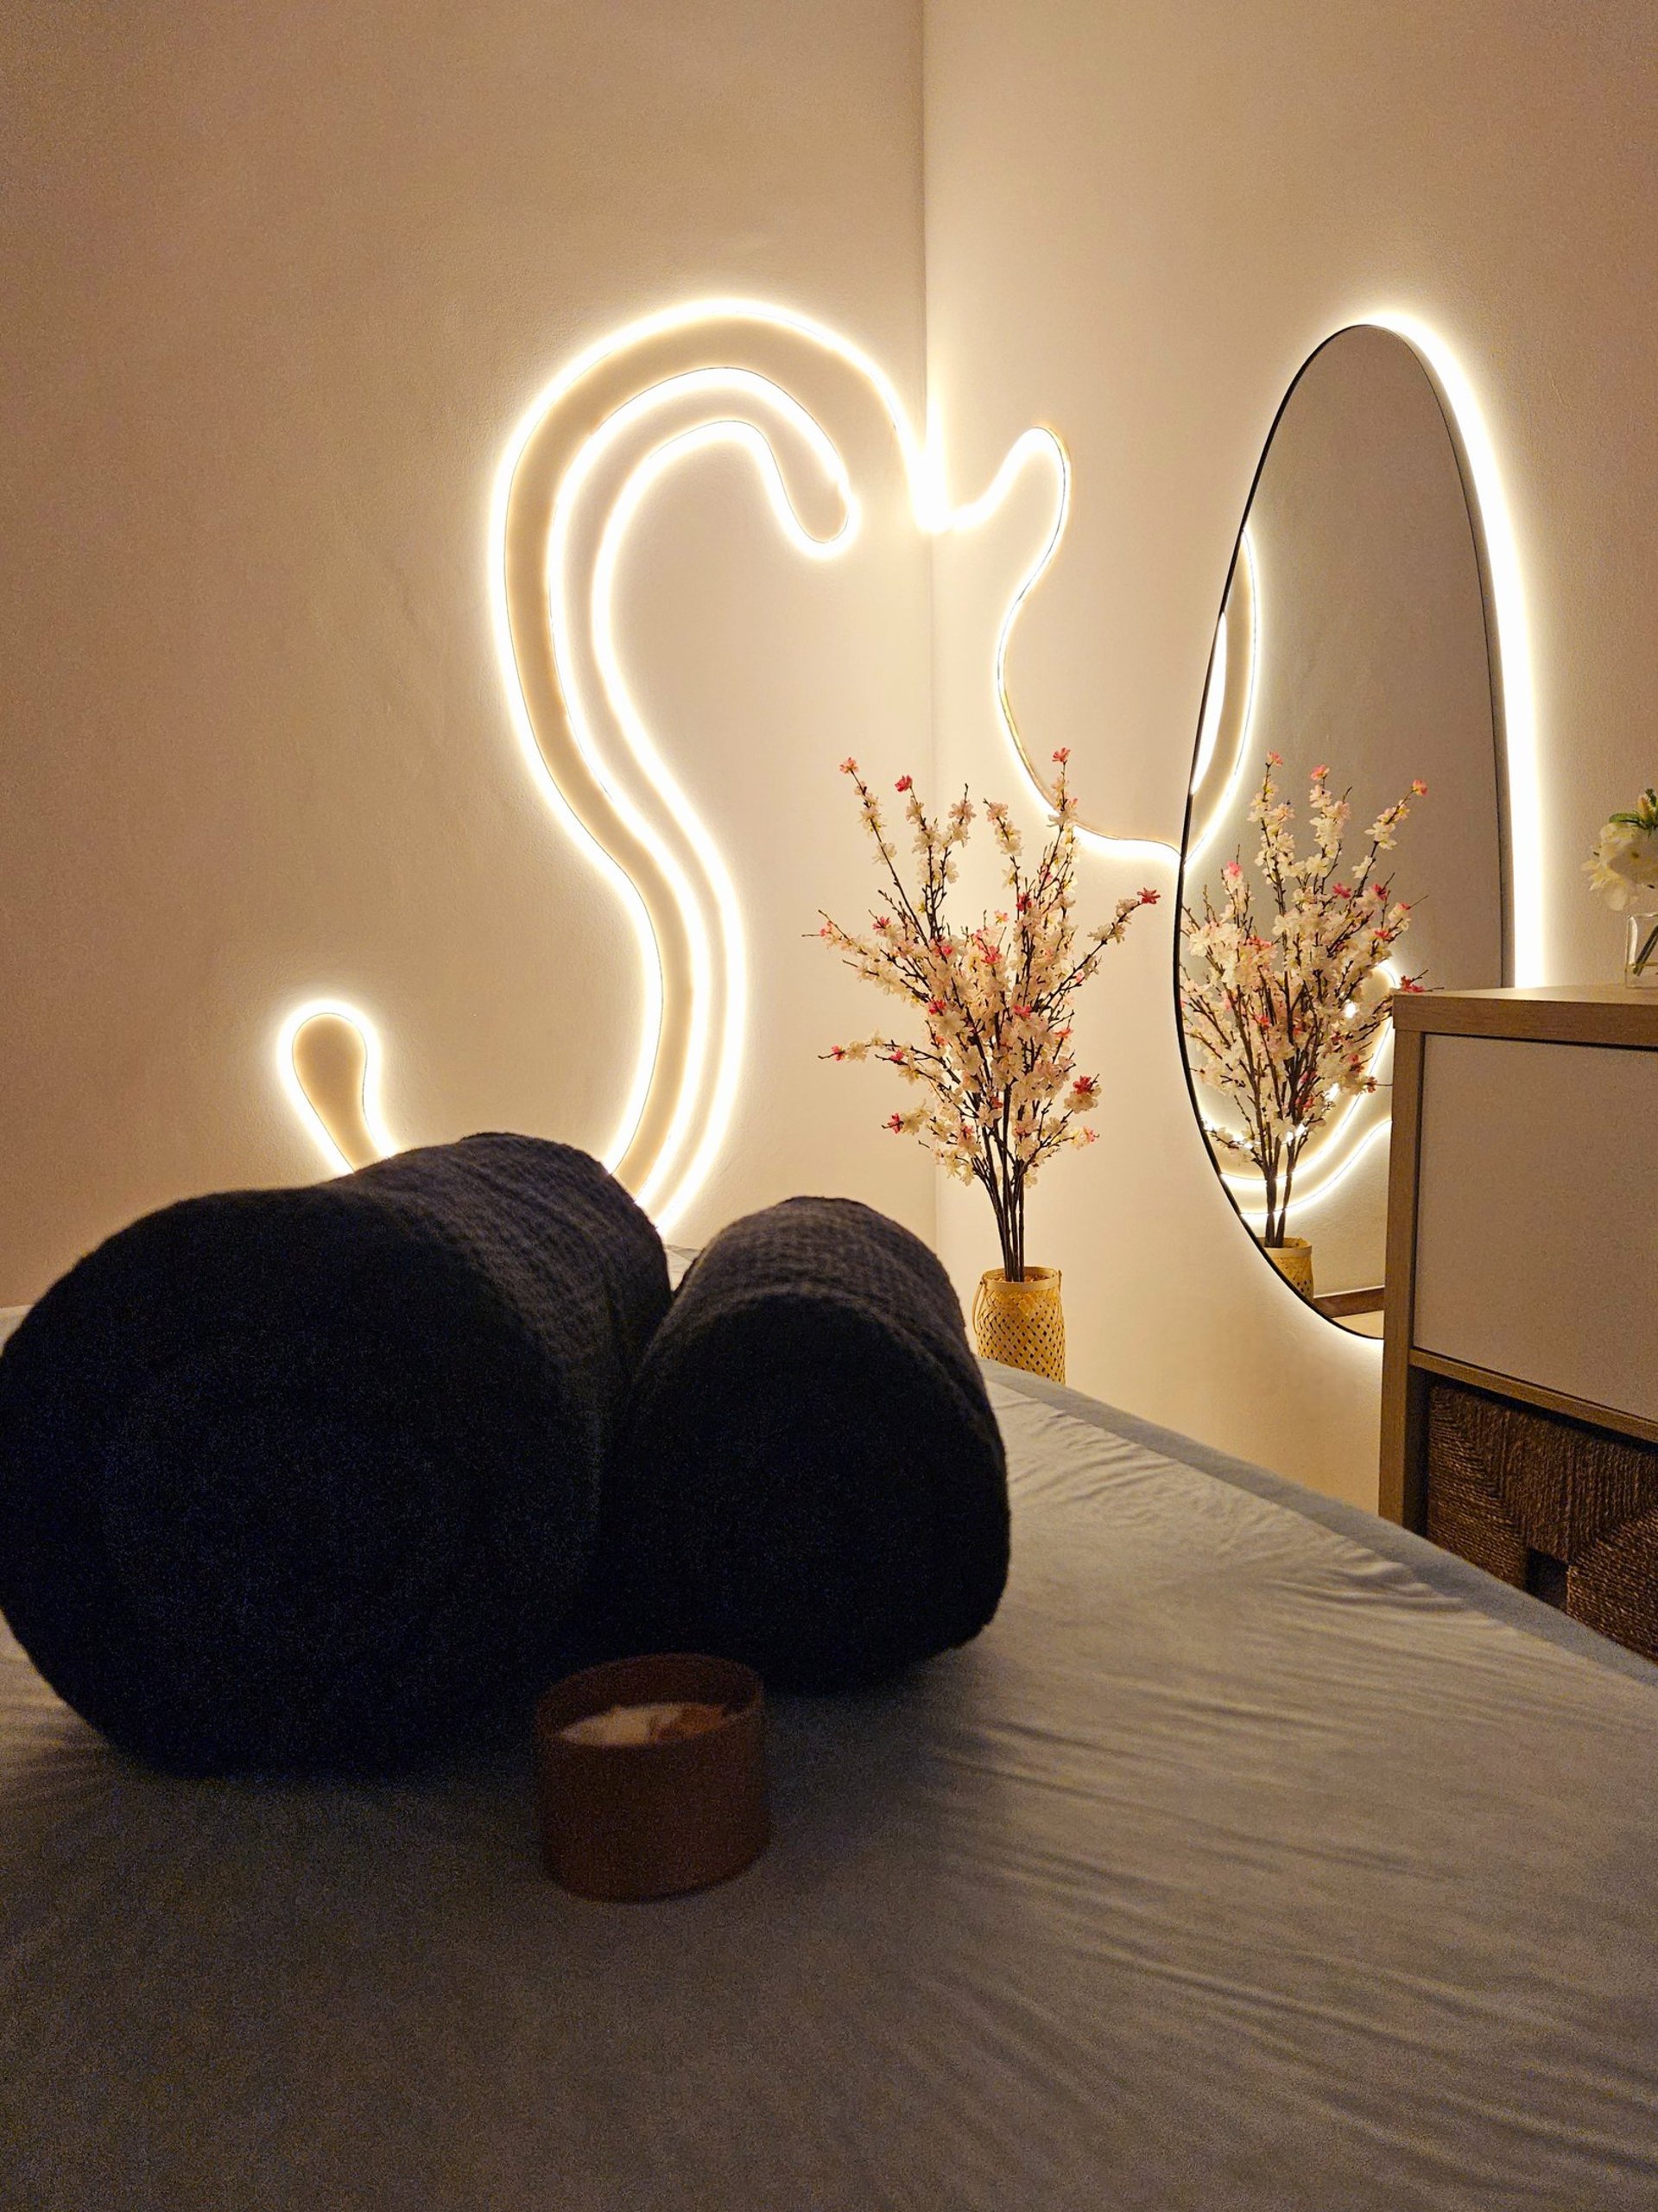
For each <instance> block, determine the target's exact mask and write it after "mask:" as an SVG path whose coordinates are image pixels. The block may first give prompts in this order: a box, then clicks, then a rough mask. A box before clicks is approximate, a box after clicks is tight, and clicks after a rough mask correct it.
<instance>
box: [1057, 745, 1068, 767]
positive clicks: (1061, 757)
mask: <svg viewBox="0 0 1658 2212" xmlns="http://www.w3.org/2000/svg"><path fill="white" fill-rule="evenodd" d="M1070 757H1071V748H1070V746H1069V745H1061V746H1060V749H1059V751H1057V752H1056V753H1055V754H1054V760H1055V761H1056V762H1057V763H1058V764H1059V765H1060V767H1061V768H1063V767H1064V766H1065V764H1066V761H1067V760H1069V759H1070Z"/></svg>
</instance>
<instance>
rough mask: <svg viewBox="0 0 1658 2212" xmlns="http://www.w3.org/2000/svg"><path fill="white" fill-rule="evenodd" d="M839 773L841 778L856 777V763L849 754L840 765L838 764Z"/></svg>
mask: <svg viewBox="0 0 1658 2212" xmlns="http://www.w3.org/2000/svg"><path fill="white" fill-rule="evenodd" d="M840 772H841V774H842V775H843V776H856V775H857V762H856V761H855V760H854V759H853V758H852V756H851V753H848V754H847V756H846V757H845V760H843V761H842V762H841V764H840Z"/></svg>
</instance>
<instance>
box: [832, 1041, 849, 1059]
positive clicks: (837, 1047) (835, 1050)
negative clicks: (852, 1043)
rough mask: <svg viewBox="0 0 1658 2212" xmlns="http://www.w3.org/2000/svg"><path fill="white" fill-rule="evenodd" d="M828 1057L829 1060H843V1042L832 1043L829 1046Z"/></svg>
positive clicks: (844, 1053) (844, 1051)
mask: <svg viewBox="0 0 1658 2212" xmlns="http://www.w3.org/2000/svg"><path fill="white" fill-rule="evenodd" d="M829 1057H830V1058H831V1060H845V1057H846V1048H845V1045H844V1044H832V1045H831V1046H830V1048H829Z"/></svg>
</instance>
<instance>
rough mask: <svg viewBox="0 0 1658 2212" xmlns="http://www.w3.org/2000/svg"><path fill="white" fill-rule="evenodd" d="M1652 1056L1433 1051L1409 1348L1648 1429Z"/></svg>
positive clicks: (1656, 1137) (1656, 1153)
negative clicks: (1605, 1410) (1628, 1417)
mask: <svg viewBox="0 0 1658 2212" xmlns="http://www.w3.org/2000/svg"><path fill="white" fill-rule="evenodd" d="M1655 1170H1658V1052H1639V1051H1623V1050H1616V1049H1610V1048H1604V1047H1600V1046H1594V1045H1568V1044H1535V1043H1520V1042H1516V1041H1514V1040H1511V1039H1507V1038H1501V1039H1499V1038H1491V1037H1471V1036H1429V1037H1428V1038H1427V1040H1426V1043H1425V1050H1424V1056H1423V1065H1422V1107H1421V1154H1420V1168H1419V1184H1418V1196H1417V1215H1416V1272H1415V1310H1414V1329H1413V1337H1414V1342H1415V1344H1416V1345H1417V1346H1418V1347H1420V1348H1421V1349H1422V1350H1423V1351H1427V1352H1435V1353H1440V1354H1442V1355H1443V1356H1444V1357H1446V1359H1452V1360H1460V1361H1462V1362H1463V1363H1465V1365H1467V1366H1476V1367H1484V1368H1487V1369H1489V1370H1490V1372H1493V1373H1495V1374H1499V1375H1515V1376H1518V1377H1520V1378H1521V1379H1522V1380H1524V1381H1527V1382H1531V1383H1536V1384H1541V1385H1544V1386H1545V1387H1546V1388H1547V1389H1550V1390H1554V1391H1560V1392H1561V1393H1563V1394H1564V1395H1566V1396H1567V1397H1571V1398H1582V1399H1585V1400H1586V1401H1587V1402H1588V1403H1589V1404H1593V1405H1604V1406H1608V1407H1611V1408H1612V1409H1613V1410H1616V1411H1618V1412H1623V1413H1632V1414H1638V1415H1641V1416H1642V1417H1645V1418H1646V1419H1649V1420H1658V1323H1655V1320H1654V1315H1653V1305H1652V1298H1653V1292H1654V1289H1655V1285H1658V1201H1655V1190H1658V1173H1655Z"/></svg>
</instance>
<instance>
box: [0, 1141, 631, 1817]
mask: <svg viewBox="0 0 1658 2212" xmlns="http://www.w3.org/2000/svg"><path fill="white" fill-rule="evenodd" d="M667 1308H668V1271H667V1263H666V1260H665V1258H664V1256H663V1252H662V1246H661V1240H660V1239H659V1238H658V1237H657V1234H656V1232H655V1229H654V1228H653V1227H652V1226H651V1224H650V1222H649V1220H647V1219H646V1217H645V1215H644V1214H642V1213H641V1212H640V1210H639V1208H638V1207H636V1205H635V1204H634V1202H633V1201H632V1200H631V1199H630V1197H629V1196H628V1195H627V1193H626V1192H625V1191H624V1190H623V1188H622V1186H621V1185H620V1184H619V1183H617V1182H615V1181H614V1180H613V1179H612V1177H611V1176H609V1175H607V1174H606V1173H605V1171H604V1169H603V1168H601V1167H600V1166H599V1165H598V1162H597V1161H594V1160H592V1159H590V1158H589V1157H587V1156H586V1154H585V1153H583V1152H578V1151H574V1150H572V1149H571V1148H570V1147H568V1146H567V1145H563V1144H547V1143H543V1142H541V1141H539V1140H538V1139H536V1138H529V1137H512V1136H480V1137H470V1138H465V1140H464V1141H463V1142H462V1143H459V1144H447V1145H437V1146H433V1147H431V1148H430V1149H428V1150H421V1151H415V1152H405V1153H402V1154H401V1155H400V1156H398V1157H396V1158H394V1159H391V1160H387V1161H383V1162H382V1163H379V1164H378V1165H377V1166H374V1167H370V1168H366V1169H363V1170H362V1171H361V1172H360V1173H358V1174H356V1175H352V1176H344V1177H342V1178H341V1179H340V1180H339V1181H338V1182H327V1183H321V1184H319V1185H316V1186H314V1187H313V1188H302V1189H291V1190H254V1191H238V1192H233V1193H231V1194H228V1195H224V1196H219V1197H212V1198H193V1199H187V1200H185V1201H183V1202H182V1203H180V1204H179V1205H176V1206H170V1207H167V1208H166V1209H165V1210H164V1211H162V1212H161V1213H159V1214H151V1215H149V1217H148V1218H147V1219H146V1220H141V1221H138V1222H136V1223H134V1225H133V1226H131V1227H130V1228H128V1229H124V1230H123V1231H122V1232H121V1233H120V1234H119V1235H117V1236H114V1237H111V1239H110V1240H109V1241H108V1243H106V1244H104V1245H100V1246H99V1247H98V1250H97V1251H96V1252H92V1254H91V1255H90V1256H89V1257H88V1258H85V1259H83V1260H82V1261H81V1262H80V1263H79V1265H78V1266H76V1267H74V1268H73V1269H72V1270H71V1271H70V1272H69V1273H68V1274H67V1275H66V1276H65V1277H63V1279H62V1281H61V1282H60V1283H57V1284H56V1285H55V1286H54V1289H53V1290H50V1291H48V1292H47V1295H46V1296H45V1297H44V1298H42V1299H41V1302H40V1303H39V1304H38V1305H37V1306H35V1308H34V1309H33V1310H32V1311H31V1312H30V1313H29V1314H28V1315H27V1317H26V1318H25V1319H24V1321H22V1325H21V1326H20V1327H19V1328H18V1329H17V1331H16V1334H15V1335H14V1336H13V1337H12V1338H11V1340H10V1341H9V1343H8V1344H7V1346H6V1347H5V1350H4V1352H3V1354H0V1611H3V1613H5V1616H6V1618H7V1619H8V1620H9V1622H10V1624H11V1626H12V1629H13V1631H14V1632H15V1633H16V1636H17V1638H18V1640H19V1641H20V1642H21V1643H22V1645H23V1646H24V1648H25V1650H26V1651H28V1654H29V1657H31V1658H32V1659H33V1660H34V1662H35V1665H36V1666H37V1667H38V1668H39V1669H40V1670H41V1673H42V1674H43V1675H44V1676H46V1678H47V1681H48V1682H49V1683H51V1684H52V1686H53V1688H54V1689H56V1690H57V1691H58V1693H59V1694H60V1695H61V1696H62V1697H64V1698H66V1700H67V1701H68V1702H69V1703H70V1704H71V1705H73V1707H74V1708H76V1710H77V1711H78V1712H79V1713H80V1714H83V1715H84V1717H85V1719H86V1720H88V1721H91V1722H92V1724H93V1726H94V1727H98V1728H100V1729H101V1730H102V1731H103V1732H104V1734H105V1735H107V1736H108V1737H109V1738H110V1739H111V1740H112V1741H113V1742H114V1743H116V1744H117V1745H119V1746H121V1747H122V1748H123V1749H124V1750H128V1751H131V1752H136V1753H137V1754H139V1755H140V1756H141V1757H142V1758H145V1759H151V1760H154V1761H155V1762H156V1763H157V1764H159V1765H164V1766H168V1767H172V1768H174V1769H177V1770H180V1771H182V1772H196V1773H200V1772H234V1771H237V1770H246V1769H266V1770H275V1769H281V1770H284V1771H288V1772H299V1771H307V1770H310V1771H318V1772H374V1771H376V1770H377V1769H383V1768H387V1767H391V1766H396V1765H401V1764H403V1763H404V1762H406V1761H408V1760H410V1759H418V1758H419V1757H421V1755H423V1754H424V1753H426V1752H429V1751H431V1750H433V1749H434V1748H436V1747H437V1746H439V1745H440V1743H441V1742H443V1741H444V1740H446V1739H447V1738H449V1737H450V1736H452V1734H453V1733H455V1732H456V1730H457V1729H458V1728H459V1726H460V1725H461V1724H462V1723H463V1722H465V1721H467V1720H469V1719H471V1717H473V1716H475V1715H479V1714H484V1713H486V1712H488V1711H489V1710H490V1708H497V1707H500V1706H503V1705H504V1704H505V1703H507V1702H510V1700H511V1699H513V1698H514V1697H516V1696H517V1695H520V1694H522V1692H523V1691H525V1690H527V1689H535V1688H536V1687H537V1686H539V1685H540V1684H541V1683H542V1682H543V1681H544V1680H545V1679H546V1677H547V1671H548V1670H549V1668H551V1667H552V1666H553V1665H554V1663H555V1657H556V1654H557V1652H558V1651H559V1648H560V1639H561V1638H562V1636H563V1635H564V1633H565V1632H566V1630H567V1627H568V1623H569V1619H570V1613H571V1608H572V1604H573V1600H574V1599H575V1597H576V1595H577V1593H578V1590H579V1586H580V1585H581V1583H582V1582H583V1581H584V1580H585V1576H586V1575H587V1574H588V1572H589V1571H590V1569H591V1566H592V1549H593V1544H594V1542H595V1539H596V1536H597V1531H598V1502H599V1481H600V1474H601V1470H602V1467H603V1464H604V1458H605V1456H606V1455H607V1454H608V1452H609V1450H610V1448H611V1445H612V1443H613V1442H614V1432H615V1429H616V1427H617V1423H618V1422H619V1419H620V1417H621V1414H622V1411H623V1407H624V1404H625V1400H626V1396H627V1391H628V1389H629V1385H630V1382H631V1379H632V1377H633V1373H634V1371H635V1369H636V1366H637V1365H638V1362H639V1360H640V1358H641V1356H642V1353H643V1351H644V1347H645V1345H646V1342H647V1341H648V1340H649V1335H650V1333H651V1330H652V1329H653V1328H654V1327H655V1324H656V1322H657V1321H659V1320H660V1319H661V1315H663V1313H664V1312H665V1311H666V1310H667Z"/></svg>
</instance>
